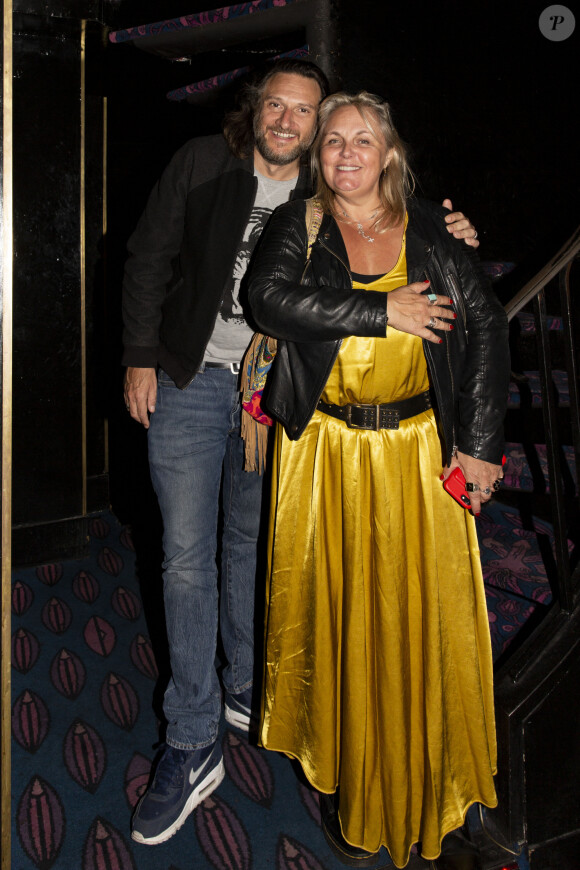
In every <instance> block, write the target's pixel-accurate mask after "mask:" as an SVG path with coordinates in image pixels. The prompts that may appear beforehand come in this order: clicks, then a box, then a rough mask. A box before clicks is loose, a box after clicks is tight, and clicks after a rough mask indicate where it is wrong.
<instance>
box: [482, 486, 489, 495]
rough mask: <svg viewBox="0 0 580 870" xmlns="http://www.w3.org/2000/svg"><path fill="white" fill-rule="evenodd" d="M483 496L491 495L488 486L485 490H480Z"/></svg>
mask: <svg viewBox="0 0 580 870" xmlns="http://www.w3.org/2000/svg"><path fill="white" fill-rule="evenodd" d="M481 491H482V493H483V494H484V495H491V489H490V488H489V486H486V487H485V489H482V490H481Z"/></svg>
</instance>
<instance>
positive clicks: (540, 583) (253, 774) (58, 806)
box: [11, 504, 551, 870]
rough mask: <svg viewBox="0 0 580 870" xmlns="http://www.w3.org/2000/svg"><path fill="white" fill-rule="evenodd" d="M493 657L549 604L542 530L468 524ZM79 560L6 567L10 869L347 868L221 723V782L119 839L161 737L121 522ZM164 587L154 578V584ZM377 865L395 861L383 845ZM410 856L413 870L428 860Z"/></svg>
mask: <svg viewBox="0 0 580 870" xmlns="http://www.w3.org/2000/svg"><path fill="white" fill-rule="evenodd" d="M478 528H479V533H480V547H481V552H482V560H483V566H484V576H485V581H486V591H487V596H488V606H489V619H490V626H491V632H492V641H493V648H494V655H495V656H496V657H497V656H499V655H501V653H502V652H503V651H504V650H505V649H506V648H507V646H508V645H509V643H510V642H511V641H512V640H513V638H514V637H515V636H516V635H517V633H518V631H519V630H520V629H521V627H522V626H523V625H524V624H525V621H526V618H527V617H528V616H529V615H530V614H533V613H535V612H536V611H537V610H538V608H539V609H540V610H541V609H542V608H544V609H545V608H546V607H547V606H548V605H549V601H550V592H549V585H548V582H547V578H546V571H545V568H544V566H543V563H542V561H541V559H540V557H539V551H538V547H537V541H538V538H539V537H541V536H544V537H545V538H546V540H548V541H550V540H551V538H550V536H551V529H550V528H549V526H547V524H542V523H537V524H536V527H535V528H534V529H533V530H527V529H524V528H523V526H522V523H521V519H520V518H519V517H518V515H517V514H516V513H515V512H514V511H513V510H512V509H508V508H505V507H503V506H500V505H499V504H495V505H492V506H491V507H488V508H486V510H485V511H484V512H482V515H481V517H480V519H479V520H478ZM89 531H90V556H89V558H87V559H84V560H82V561H81V562H79V561H70V562H62V563H54V564H50V565H42V566H38V567H35V568H26V569H21V570H17V571H15V572H14V577H13V589H12V623H13V625H12V631H13V635H12V666H13V671H12V685H13V696H12V697H13V703H12V718H11V722H12V735H13V743H12V768H13V773H12V799H13V806H14V807H15V812H14V814H13V820H12V825H13V831H12V834H13V835H12V852H13V854H12V865H13V866H14V867H15V868H18V870H49V868H50V870H52V868H54V870H71V868H73V870H190V868H195V870H342V864H340V863H339V862H338V861H337V859H336V858H335V857H334V855H333V854H332V852H331V851H330V849H329V847H328V846H327V844H326V842H325V840H324V837H323V835H322V832H321V829H320V812H319V805H318V796H317V794H316V793H315V792H314V791H313V790H312V789H311V788H310V787H309V786H308V785H306V784H305V783H304V781H303V780H301V779H300V778H298V777H297V776H296V770H295V767H294V766H293V765H292V764H291V762H289V760H288V759H287V758H285V757H284V756H281V755H278V754H276V753H266V752H264V751H263V750H261V749H258V748H257V747H256V746H255V745H254V744H253V743H252V741H248V738H247V736H246V735H244V734H242V733H241V732H239V731H236V730H234V729H230V728H229V727H228V726H227V725H225V723H223V722H222V725H221V728H220V734H219V739H220V741H221V744H222V749H223V754H224V764H225V768H226V777H225V779H224V781H223V783H222V784H221V785H220V787H219V788H218V789H217V790H216V791H215V792H214V793H213V794H211V795H210V796H209V797H208V798H206V800H205V801H203V803H202V804H201V805H200V806H199V807H198V808H197V809H196V810H195V811H194V813H193V814H192V816H191V817H190V818H189V819H187V821H186V823H185V824H184V826H183V827H182V829H181V830H180V831H179V832H178V833H177V834H176V835H175V836H174V837H172V838H171V839H170V840H168V841H167V842H166V843H163V844H160V845H158V846H154V847H150V846H143V845H140V844H138V843H135V842H134V841H133V840H132V839H131V836H130V817H131V813H132V811H133V809H134V808H135V806H136V805H137V803H138V801H139V799H140V798H141V796H142V795H143V793H144V792H145V790H146V788H147V785H148V782H149V780H150V776H151V768H152V764H153V760H154V758H155V755H156V751H157V748H158V741H159V731H158V728H159V722H158V719H157V716H156V712H155V708H154V704H155V702H154V697H155V695H156V694H157V695H158V694H159V692H160V691H161V690H162V689H163V686H162V685H160V684H159V681H160V677H159V668H158V661H157V660H156V655H155V648H154V644H153V643H152V639H151V636H150V634H149V631H150V629H149V627H148V626H149V624H150V623H148V622H147V621H146V618H145V617H146V615H148V617H149V619H151V617H152V616H156V614H150V613H149V614H146V609H145V607H144V605H143V600H144V599H145V596H143V598H142V590H141V588H140V585H139V580H138V577H137V573H136V556H135V547H134V544H133V540H132V537H131V532H130V529H128V528H126V527H122V526H120V524H119V523H118V522H117V520H116V518H115V517H114V516H113V515H112V514H104V515H99V516H95V517H92V518H91V519H90V523H89ZM159 583H161V579H160V577H159ZM381 858H383V859H384V860H383V861H382V862H381V866H389V867H390V866H392V865H391V863H390V861H389V858H388V855H387V853H386V851H385V850H382V852H381ZM414 860H416V861H417V862H419V859H418V857H417V856H416V852H415V851H414V852H413V855H412V857H411V863H410V864H409V870H413V867H419V866H424V865H422V864H419V863H417V864H415V865H414V864H413V861H414Z"/></svg>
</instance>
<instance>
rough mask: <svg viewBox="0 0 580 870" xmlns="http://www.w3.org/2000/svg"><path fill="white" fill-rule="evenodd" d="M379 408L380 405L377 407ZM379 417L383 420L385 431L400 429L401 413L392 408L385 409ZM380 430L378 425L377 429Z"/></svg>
mask: <svg viewBox="0 0 580 870" xmlns="http://www.w3.org/2000/svg"><path fill="white" fill-rule="evenodd" d="M377 407H378V405H377ZM378 417H380V418H381V420H383V421H384V422H383V427H382V428H383V429H398V428H399V420H400V418H401V412H400V411H395V410H394V409H392V408H383V410H382V411H380V412H379V414H378ZM378 428H379V426H378V424H377V429H378Z"/></svg>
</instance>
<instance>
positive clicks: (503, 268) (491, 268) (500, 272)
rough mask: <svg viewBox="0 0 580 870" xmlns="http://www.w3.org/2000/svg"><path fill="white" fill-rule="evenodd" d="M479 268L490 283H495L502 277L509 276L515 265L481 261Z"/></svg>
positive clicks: (499, 261) (497, 261) (500, 261)
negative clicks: (489, 279)
mask: <svg viewBox="0 0 580 870" xmlns="http://www.w3.org/2000/svg"><path fill="white" fill-rule="evenodd" d="M481 267H482V269H483V271H484V272H485V274H486V275H487V277H488V278H491V280H492V281H497V280H498V279H499V278H503V276H504V275H509V273H510V272H513V270H514V269H515V267H516V264H515V263H509V262H505V261H502V260H483V261H482V263H481Z"/></svg>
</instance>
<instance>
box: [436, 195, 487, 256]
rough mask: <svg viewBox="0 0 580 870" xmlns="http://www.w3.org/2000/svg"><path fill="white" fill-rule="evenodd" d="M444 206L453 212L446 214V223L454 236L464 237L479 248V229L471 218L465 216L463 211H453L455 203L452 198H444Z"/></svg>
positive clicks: (466, 242)
mask: <svg viewBox="0 0 580 870" xmlns="http://www.w3.org/2000/svg"><path fill="white" fill-rule="evenodd" d="M443 207H444V208H448V209H449V211H450V212H451V214H446V215H445V223H446V224H447V230H448V231H449V232H450V233H451V234H452V236H453V237H454V238H456V239H463V241H464V242H465V244H466V245H469V246H470V247H472V248H479V241H478V239H477V230H476V229H475V227H474V226H473V224H472V223H471V221H470V220H469V218H468V217H465V215H464V214H463V212H462V211H453V203H452V202H451V200H450V199H444V200H443Z"/></svg>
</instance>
